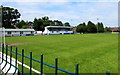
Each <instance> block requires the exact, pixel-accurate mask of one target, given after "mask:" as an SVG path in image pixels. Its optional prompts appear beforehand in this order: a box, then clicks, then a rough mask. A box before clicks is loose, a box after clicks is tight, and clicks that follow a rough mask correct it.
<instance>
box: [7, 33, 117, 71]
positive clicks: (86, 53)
mask: <svg viewBox="0 0 120 75" xmlns="http://www.w3.org/2000/svg"><path fill="white" fill-rule="evenodd" d="M6 42H7V43H23V44H22V45H18V46H17V47H19V52H21V49H22V48H23V49H25V55H27V56H29V52H30V51H32V52H33V58H35V59H37V60H40V54H41V53H43V54H44V62H46V63H48V64H52V65H54V58H56V57H57V58H59V67H60V68H63V69H65V70H68V71H71V72H75V64H76V63H79V64H80V66H79V68H80V73H105V72H106V71H110V72H112V73H117V72H118V35H117V34H73V35H39V36H19V37H7V38H6ZM20 59H21V58H19V60H20ZM25 63H26V64H28V65H29V62H28V59H26V61H25ZM44 67H45V68H44V73H54V69H51V68H48V67H46V66H44ZM33 68H35V69H37V70H39V64H38V63H35V62H34V63H33Z"/></svg>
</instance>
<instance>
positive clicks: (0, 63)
mask: <svg viewBox="0 0 120 75" xmlns="http://www.w3.org/2000/svg"><path fill="white" fill-rule="evenodd" d="M3 59H4V44H2V62H1V63H0V64H2V63H3Z"/></svg>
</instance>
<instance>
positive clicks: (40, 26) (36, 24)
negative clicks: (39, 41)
mask: <svg viewBox="0 0 120 75" xmlns="http://www.w3.org/2000/svg"><path fill="white" fill-rule="evenodd" d="M33 28H34V29H35V30H36V31H44V25H43V21H42V20H41V19H36V18H35V19H34V23H33Z"/></svg>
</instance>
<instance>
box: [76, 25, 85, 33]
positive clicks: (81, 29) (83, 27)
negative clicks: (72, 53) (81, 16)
mask: <svg viewBox="0 0 120 75" xmlns="http://www.w3.org/2000/svg"><path fill="white" fill-rule="evenodd" d="M76 31H77V32H79V33H85V32H86V24H85V23H83V24H79V25H78V26H77V29H76Z"/></svg>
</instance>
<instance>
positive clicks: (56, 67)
mask: <svg viewBox="0 0 120 75" xmlns="http://www.w3.org/2000/svg"><path fill="white" fill-rule="evenodd" d="M57 74H58V58H55V75H57Z"/></svg>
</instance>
